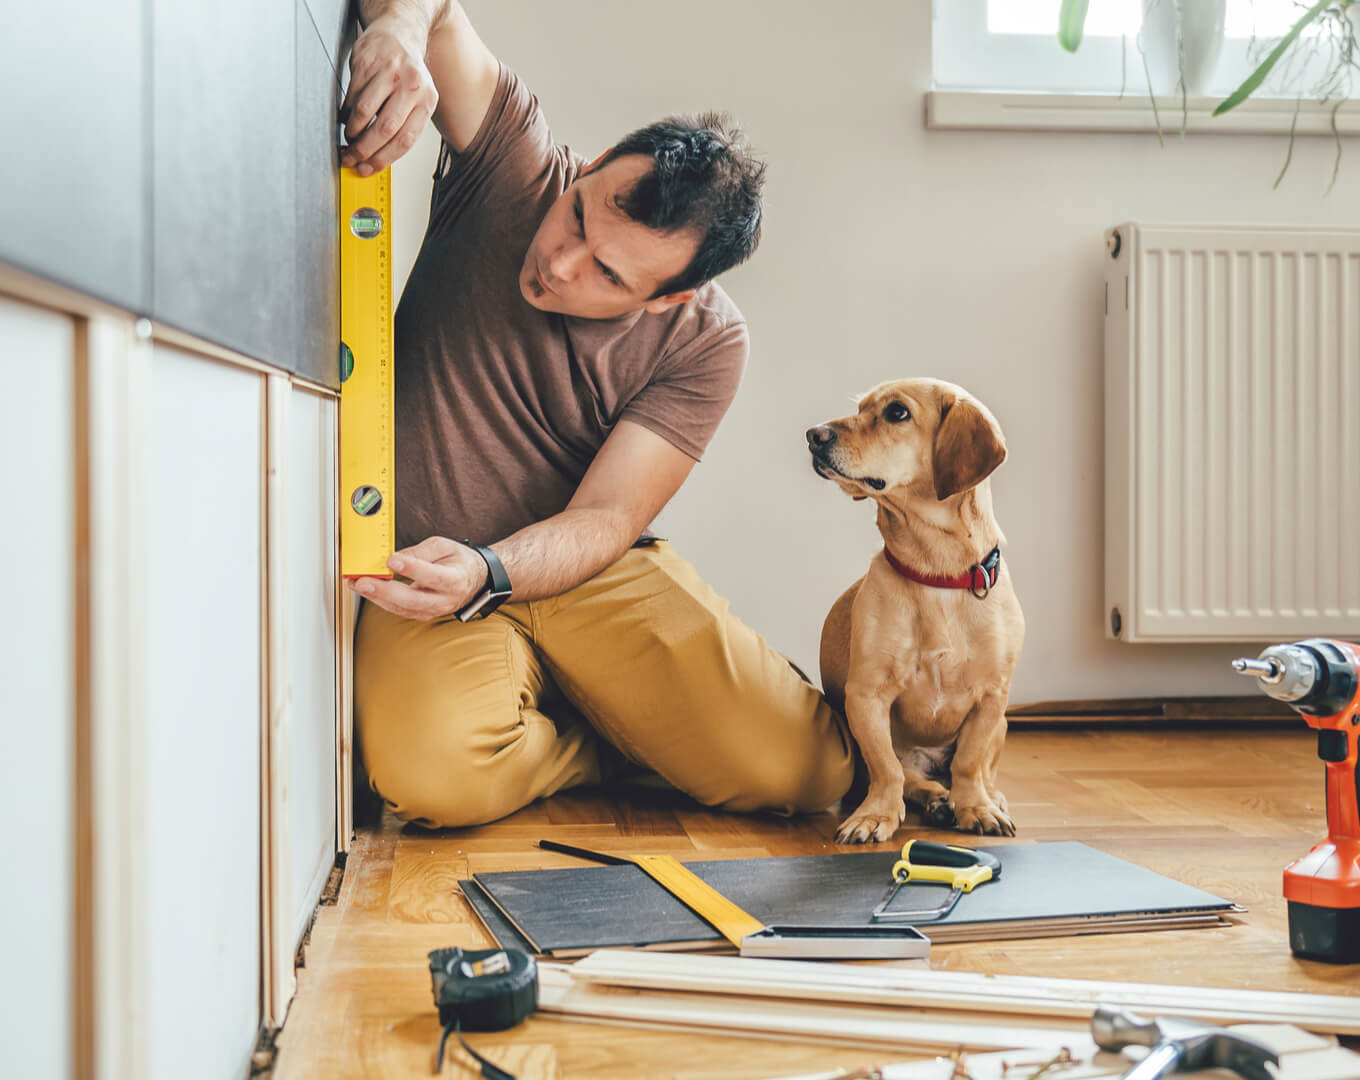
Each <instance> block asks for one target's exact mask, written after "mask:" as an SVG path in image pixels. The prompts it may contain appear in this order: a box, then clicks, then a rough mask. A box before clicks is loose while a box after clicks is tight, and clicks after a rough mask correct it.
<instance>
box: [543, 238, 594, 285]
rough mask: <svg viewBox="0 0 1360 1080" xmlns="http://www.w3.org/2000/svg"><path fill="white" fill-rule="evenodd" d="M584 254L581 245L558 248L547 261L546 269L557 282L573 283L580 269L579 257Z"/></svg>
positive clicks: (583, 248) (583, 247)
mask: <svg viewBox="0 0 1360 1080" xmlns="http://www.w3.org/2000/svg"><path fill="white" fill-rule="evenodd" d="M584 254H585V246H584V245H582V244H567V245H564V246H563V247H560V248H558V249H557V250H556V251H555V252H553V254H552V258H550V259H549V260H548V269H549V270H551V271H552V276H553V277H554V278H556V279H557V280H558V281H564V282H565V281H574V280H575V279H576V275H577V274H578V273H579V272H580V269H581V257H582V256H583V255H584Z"/></svg>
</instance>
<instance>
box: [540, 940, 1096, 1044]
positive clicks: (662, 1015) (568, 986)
mask: <svg viewBox="0 0 1360 1080" xmlns="http://www.w3.org/2000/svg"><path fill="white" fill-rule="evenodd" d="M771 962H773V963H779V962H780V961H771ZM538 982H539V987H538V1007H539V1009H540V1010H541V1011H543V1012H547V1013H559V1014H565V1015H569V1016H572V1017H588V1018H594V1019H601V1020H608V1021H614V1022H624V1023H635V1022H638V1023H643V1024H647V1025H658V1026H665V1027H670V1026H681V1027H686V1028H690V1029H699V1030H706V1031H738V1032H743V1033H748V1034H750V1033H756V1034H767V1035H777V1036H778V1037H780V1038H784V1039H794V1040H804V1039H817V1038H832V1039H835V1040H836V1041H838V1042H844V1043H852V1044H860V1045H864V1046H871V1047H892V1048H895V1049H904V1050H916V1051H919V1052H924V1053H932V1052H934V1051H936V1050H939V1049H953V1048H954V1047H957V1046H963V1047H965V1048H970V1049H982V1050H996V1049H1009V1048H1013V1047H1041V1048H1044V1049H1048V1050H1050V1051H1053V1052H1056V1051H1058V1050H1060V1049H1061V1048H1063V1047H1067V1048H1069V1049H1071V1051H1072V1052H1073V1053H1074V1054H1076V1053H1088V1052H1093V1051H1094V1044H1093V1043H1092V1042H1091V1038H1090V1035H1089V1034H1088V1033H1087V1032H1086V1030H1085V1024H1084V1023H1075V1022H1073V1023H1068V1024H1066V1025H1064V1024H1062V1023H1061V1022H1056V1023H1038V1022H1034V1021H1026V1020H1025V1019H1024V1018H1023V1017H1014V1018H1009V1019H1008V1021H1007V1023H1006V1024H1004V1025H1000V1024H992V1023H988V1022H986V1021H983V1020H979V1019H978V1018H976V1017H969V1016H967V1015H962V1014H950V1013H939V1014H932V1013H921V1012H913V1013H912V1014H911V1017H910V1019H908V1018H906V1017H904V1015H903V1014H902V1013H901V1012H896V1011H893V1012H889V1011H887V1010H881V1009H871V1008H864V1007H862V1006H859V1005H842V1004H828V1003H825V1002H818V1001H791V1000H787V999H781V1000H776V1001H764V1000H760V999H755V998H742V997H735V996H733V997H728V996H719V995H709V994H686V993H667V992H665V991H655V992H653V991H649V990H648V991H639V990H636V989H630V988H624V987H611V986H600V985H595V984H592V983H590V982H587V981H585V980H580V979H577V978H575V977H574V976H573V974H572V969H571V968H570V967H568V966H565V965H562V964H539V965H538Z"/></svg>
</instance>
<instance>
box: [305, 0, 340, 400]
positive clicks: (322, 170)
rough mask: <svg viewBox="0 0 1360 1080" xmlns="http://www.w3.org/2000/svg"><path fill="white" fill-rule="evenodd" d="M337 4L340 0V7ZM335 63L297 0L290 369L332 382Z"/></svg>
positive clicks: (336, 253)
mask: <svg viewBox="0 0 1360 1080" xmlns="http://www.w3.org/2000/svg"><path fill="white" fill-rule="evenodd" d="M342 6H343V5H342ZM338 93H339V88H338V85H337V82H336V78H335V69H334V67H333V66H332V61H331V58H330V56H329V55H328V54H327V51H326V48H325V46H324V45H323V44H322V42H321V39H320V38H319V37H318V36H317V34H316V33H315V31H314V28H313V26H312V21H311V17H310V16H309V15H308V13H307V10H306V8H305V6H304V4H303V3H302V0H298V3H297V93H296V99H297V134H296V144H297V197H296V206H297V244H296V247H295V248H294V254H295V258H296V269H295V273H296V275H297V277H296V280H297V292H296V295H297V317H298V327H297V328H298V334H299V340H298V344H297V351H296V355H295V356H294V365H293V368H294V370H296V371H298V372H300V373H301V374H303V375H307V376H308V377H310V378H313V379H315V380H317V381H318V382H322V383H325V384H326V385H327V386H331V387H336V388H338V387H339V385H340V378H339V371H338V364H337V353H338V350H339V347H340V305H339V294H340V245H339V241H338V239H337V236H336V213H337V209H336V207H337V202H338V197H339V181H338V173H337V171H336V170H337V169H338V167H339V166H338V157H339V154H338V153H337V151H336V144H337V139H338V125H337V124H336V114H337V112H338V111H339V108H340V101H339V98H338Z"/></svg>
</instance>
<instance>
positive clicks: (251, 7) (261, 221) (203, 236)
mask: <svg viewBox="0 0 1360 1080" xmlns="http://www.w3.org/2000/svg"><path fill="white" fill-rule="evenodd" d="M152 4H153V8H152V43H153V45H152V48H153V56H154V59H153V64H152V69H153V75H152V88H153V95H154V102H153V111H154V133H153V141H152V147H153V166H152V173H153V191H154V195H153V206H154V209H153V218H154V222H153V245H154V254H153V280H152V295H151V305H152V311H153V312H154V314H155V315H156V317H157V318H159V319H162V320H164V321H165V322H167V323H170V324H172V325H175V326H179V327H182V328H183V329H185V330H187V331H189V332H191V333H194V334H197V335H199V336H202V337H205V338H207V339H209V340H210V341H215V342H218V343H220V344H223V345H226V346H229V347H231V348H234V349H237V350H239V351H241V352H243V353H246V354H247V355H249V356H254V357H258V358H259V359H261V360H265V361H268V362H270V363H276V364H280V365H282V366H285V367H292V366H293V361H294V358H293V352H294V350H295V349H296V347H297V343H298V336H299V335H298V332H297V328H296V311H295V309H296V304H295V295H294V293H295V288H294V286H295V256H294V248H295V245H296V242H297V227H298V226H297V215H296V214H295V213H294V206H293V200H294V197H295V191H296V188H295V161H294V157H295V155H294V133H295V127H296V110H295V108H294V92H295V88H294V74H293V70H294V64H295V56H294V51H295V37H296V29H297V27H296V18H297V13H296V9H295V4H293V3H279V2H278V0H236V2H234V3H221V2H218V3H199V2H196V0H152Z"/></svg>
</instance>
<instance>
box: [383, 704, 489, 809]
mask: <svg viewBox="0 0 1360 1080" xmlns="http://www.w3.org/2000/svg"><path fill="white" fill-rule="evenodd" d="M379 723H381V720H379ZM362 741H363V744H364V757H365V764H366V765H367V768H368V776H369V785H370V786H371V787H372V788H373V790H374V791H375V792H377V793H378V794H379V795H380V796H382V799H383V801H384V802H385V803H386V804H387V806H388V807H389V808H390V809H391V811H392V812H393V813H394V814H396V816H397V817H399V818H401V820H403V821H411V822H415V823H416V824H418V825H424V826H427V827H429V828H457V827H461V826H466V825H483V824H485V823H486V822H488V821H494V820H495V819H496V818H498V817H503V816H504V815H505V814H507V813H510V812H511V811H512V810H513V809H515V808H514V807H511V808H510V809H505V810H502V809H500V807H499V806H498V803H499V802H500V801H501V800H500V799H498V798H497V792H496V791H495V785H494V783H493V781H492V779H491V777H490V775H489V774H490V772H491V770H489V769H486V768H479V767H477V766H476V765H475V764H474V755H473V752H472V748H471V747H470V746H466V745H464V746H459V745H456V744H454V743H451V742H450V740H449V739H448V738H447V737H444V738H440V739H438V740H430V739H426V738H421V737H418V736H416V737H411V736H408V737H406V738H403V739H400V740H386V741H385V742H386V744H385V745H383V746H382V747H381V748H378V747H374V746H371V743H372V741H373V740H371V739H364V740H362Z"/></svg>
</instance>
